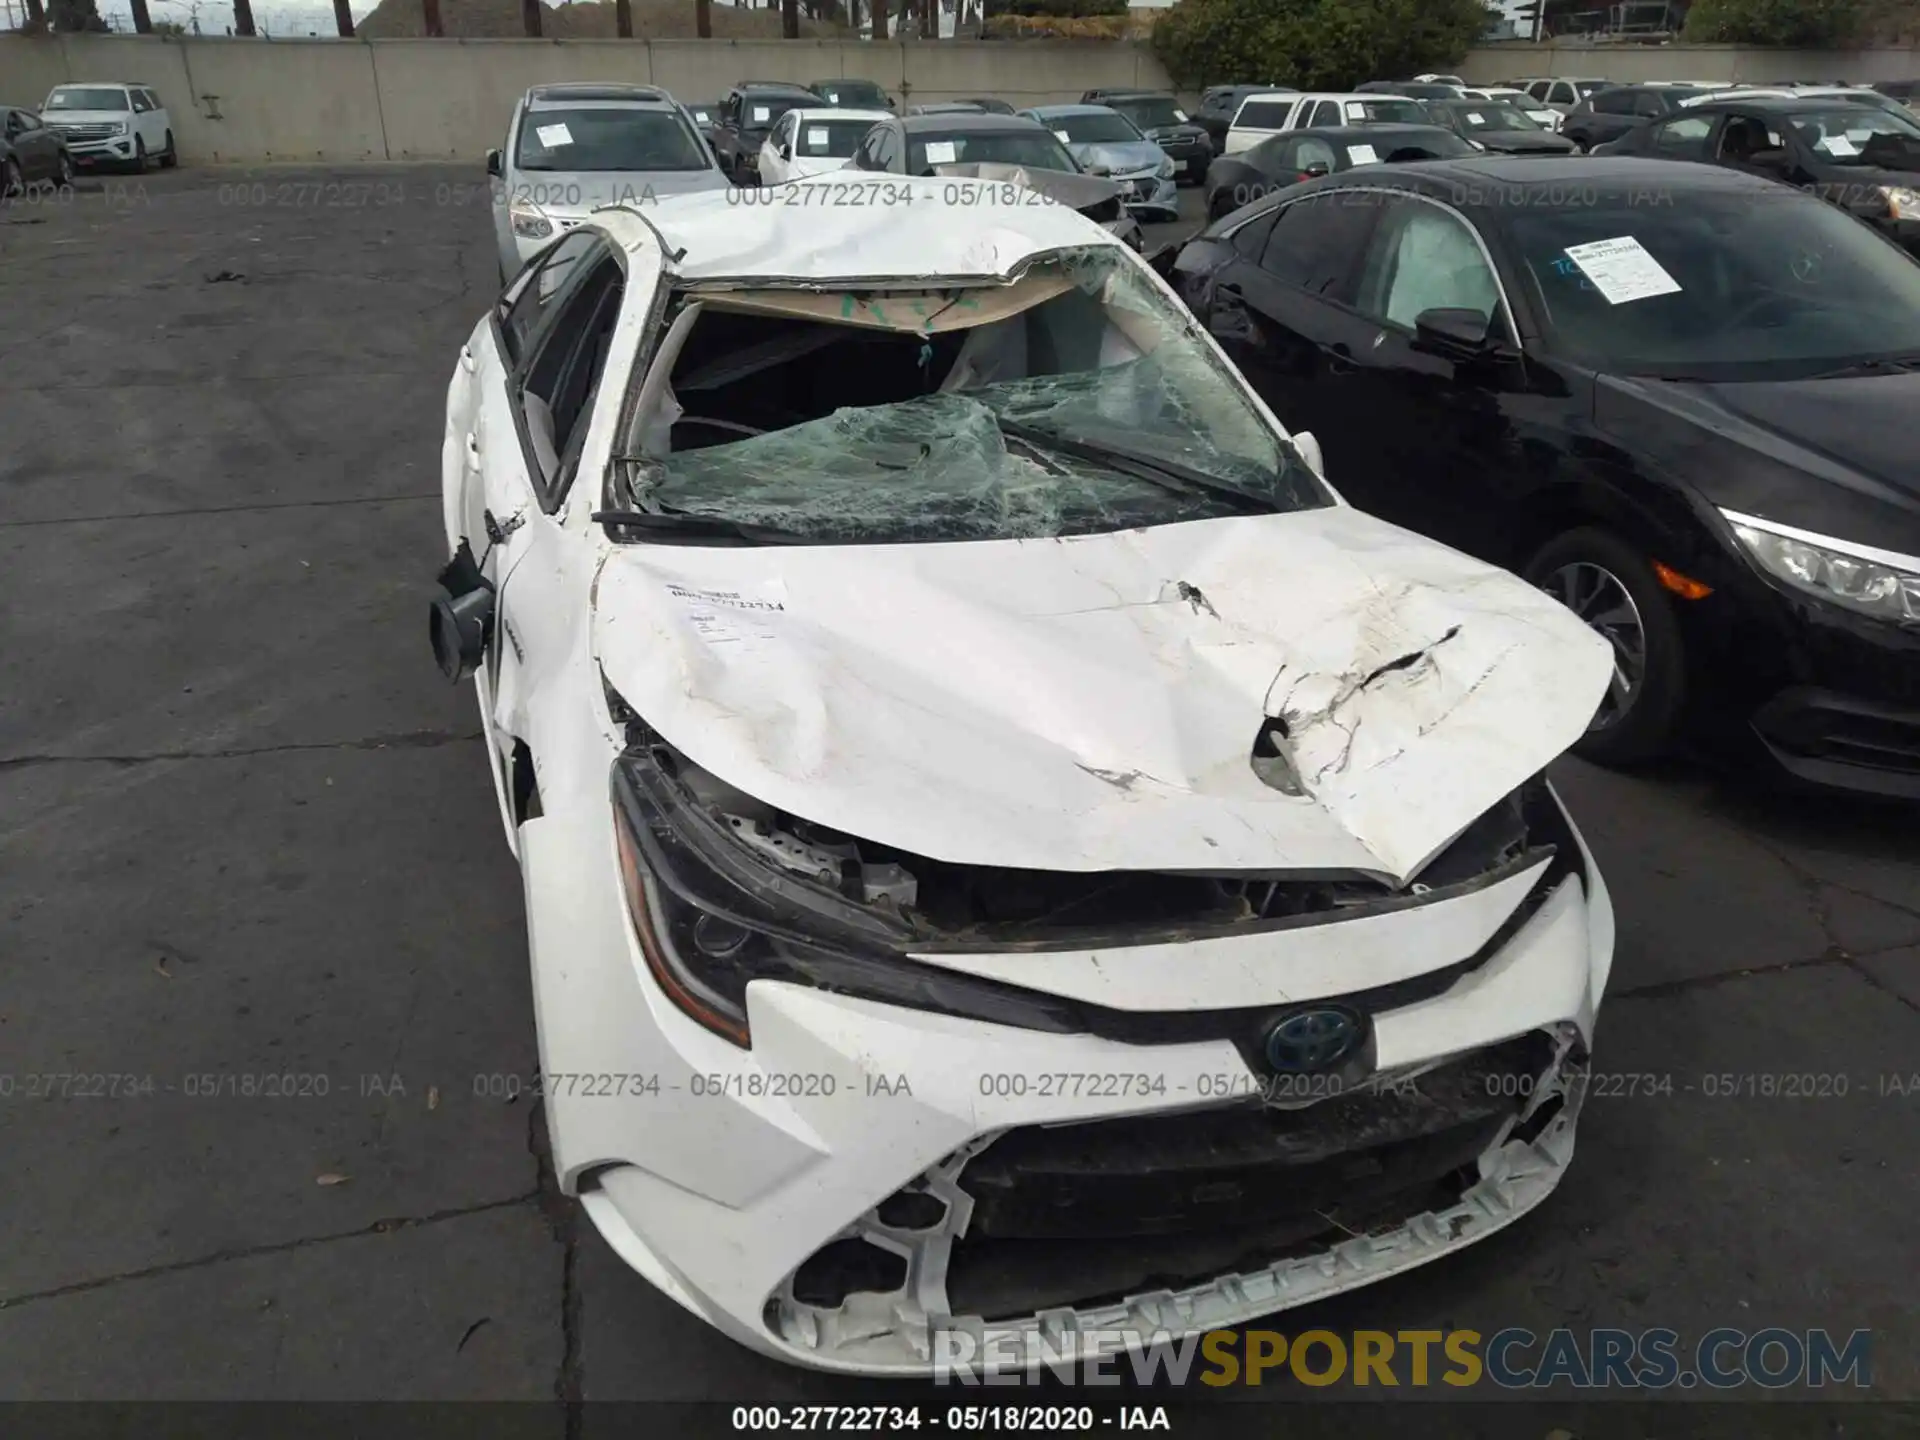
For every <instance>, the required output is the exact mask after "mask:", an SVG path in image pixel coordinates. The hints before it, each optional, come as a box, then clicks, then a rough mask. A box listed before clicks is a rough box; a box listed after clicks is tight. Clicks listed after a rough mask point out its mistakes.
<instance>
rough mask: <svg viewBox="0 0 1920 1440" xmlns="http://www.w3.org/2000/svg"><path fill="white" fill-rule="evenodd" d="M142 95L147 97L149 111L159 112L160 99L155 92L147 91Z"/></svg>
mask: <svg viewBox="0 0 1920 1440" xmlns="http://www.w3.org/2000/svg"><path fill="white" fill-rule="evenodd" d="M141 93H142V94H144V95H145V96H146V97H147V109H149V110H158V109H159V108H160V97H159V96H158V95H156V94H154V93H153V91H151V90H146V91H142V92H141Z"/></svg>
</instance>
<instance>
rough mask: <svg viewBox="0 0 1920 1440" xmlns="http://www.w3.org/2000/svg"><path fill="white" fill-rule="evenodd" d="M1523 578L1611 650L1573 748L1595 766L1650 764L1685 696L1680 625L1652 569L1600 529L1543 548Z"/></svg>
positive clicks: (1670, 736)
mask: <svg viewBox="0 0 1920 1440" xmlns="http://www.w3.org/2000/svg"><path fill="white" fill-rule="evenodd" d="M1526 573H1527V579H1529V580H1530V581H1532V582H1533V583H1534V584H1535V585H1538V586H1539V587H1540V588H1541V589H1542V590H1544V591H1546V592H1547V593H1548V594H1549V595H1551V596H1553V598H1554V599H1556V600H1558V601H1559V602H1560V603H1561V604H1562V605H1565V606H1566V607H1567V608H1568V609H1569V610H1571V611H1573V613H1574V614H1575V615H1577V616H1579V617H1580V619H1581V620H1583V621H1585V622H1586V624H1587V626H1588V627H1589V628H1590V629H1591V630H1592V631H1593V632H1594V633H1595V634H1596V635H1598V636H1599V637H1600V638H1601V639H1603V640H1605V641H1606V642H1607V644H1608V646H1609V647H1611V649H1612V650H1613V679H1612V681H1611V683H1609V685H1608V686H1607V693H1606V695H1605V696H1604V697H1602V699H1601V701H1600V708H1599V709H1598V710H1597V711H1595V712H1594V717H1593V722H1592V724H1591V725H1590V726H1589V727H1588V729H1587V733H1586V735H1585V737H1584V738H1582V740H1581V741H1580V743H1579V744H1578V745H1576V746H1575V747H1574V749H1575V751H1576V752H1577V753H1579V754H1581V755H1584V756H1586V757H1587V758H1588V759H1590V760H1595V761H1598V762H1599V763H1601V764H1603V765H1629V764H1633V763H1635V762H1637V761H1642V760H1651V759H1653V758H1654V757H1655V756H1657V755H1659V754H1661V753H1662V752H1664V751H1665V750H1666V749H1667V748H1668V747H1669V745H1670V744H1671V743H1672V740H1673V734H1674V730H1675V728H1676V726H1677V724H1678V722H1679V716H1680V708H1681V702H1682V700H1683V699H1684V697H1685V692H1686V684H1685V678H1686V667H1685V663H1684V657H1683V655H1682V653H1681V652H1682V641H1681V636H1680V624H1679V621H1678V619H1677V618H1676V617H1675V615H1674V613H1673V601H1672V599H1671V597H1670V596H1669V595H1668V594H1667V592H1666V591H1665V590H1664V589H1663V588H1662V587H1661V585H1660V582H1659V580H1658V579H1657V578H1655V576H1654V573H1653V566H1652V565H1651V564H1650V563H1649V562H1648V560H1647V559H1646V558H1645V557H1644V556H1642V555H1641V554H1639V553H1638V552H1637V551H1636V550H1635V549H1634V548H1633V547H1632V546H1631V545H1628V544H1627V543H1626V541H1624V540H1622V539H1621V538H1620V537H1619V536H1617V535H1615V534H1613V533H1612V532H1610V531H1607V530H1598V529H1591V530H1574V531H1570V532H1569V533H1567V534H1565V535H1562V536H1560V537H1559V538H1558V539H1556V540H1554V541H1552V542H1550V543H1549V544H1548V545H1546V546H1545V547H1544V548H1543V549H1542V550H1541V551H1540V552H1539V554H1537V555H1535V556H1534V557H1533V560H1532V561H1531V562H1530V563H1529V564H1528V566H1527V572H1526Z"/></svg>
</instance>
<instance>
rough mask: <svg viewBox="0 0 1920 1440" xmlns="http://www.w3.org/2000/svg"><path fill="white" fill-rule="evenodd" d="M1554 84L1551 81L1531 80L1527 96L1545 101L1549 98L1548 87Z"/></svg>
mask: <svg viewBox="0 0 1920 1440" xmlns="http://www.w3.org/2000/svg"><path fill="white" fill-rule="evenodd" d="M1552 83H1553V82H1552V81H1551V80H1529V81H1528V82H1527V94H1529V95H1531V96H1532V97H1533V98H1534V99H1536V100H1544V99H1546V98H1547V87H1548V86H1549V85H1551V84H1552Z"/></svg>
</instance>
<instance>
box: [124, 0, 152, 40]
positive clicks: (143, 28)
mask: <svg viewBox="0 0 1920 1440" xmlns="http://www.w3.org/2000/svg"><path fill="white" fill-rule="evenodd" d="M128 4H129V5H130V7H131V8H132V10H133V33H134V34H136V35H151V34H152V33H153V17H152V16H150V15H148V14H147V0H128Z"/></svg>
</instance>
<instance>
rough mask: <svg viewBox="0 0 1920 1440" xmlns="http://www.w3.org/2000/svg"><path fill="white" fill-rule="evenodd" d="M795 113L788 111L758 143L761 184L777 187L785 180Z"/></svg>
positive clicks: (790, 152) (791, 150) (791, 151)
mask: <svg viewBox="0 0 1920 1440" xmlns="http://www.w3.org/2000/svg"><path fill="white" fill-rule="evenodd" d="M795 118H796V112H795V111H792V110H789V111H788V112H787V113H786V114H784V115H782V116H781V117H780V119H779V120H778V121H777V122H776V123H775V124H774V127H773V128H772V129H771V130H769V131H767V138H766V139H765V140H762V141H761V142H760V155H759V160H758V164H759V167H760V179H761V182H762V183H763V184H767V185H778V184H779V183H780V182H781V181H783V180H785V179H786V178H787V163H786V157H787V156H788V155H791V154H792V153H793V148H792V140H793V125H794V120H795Z"/></svg>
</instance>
